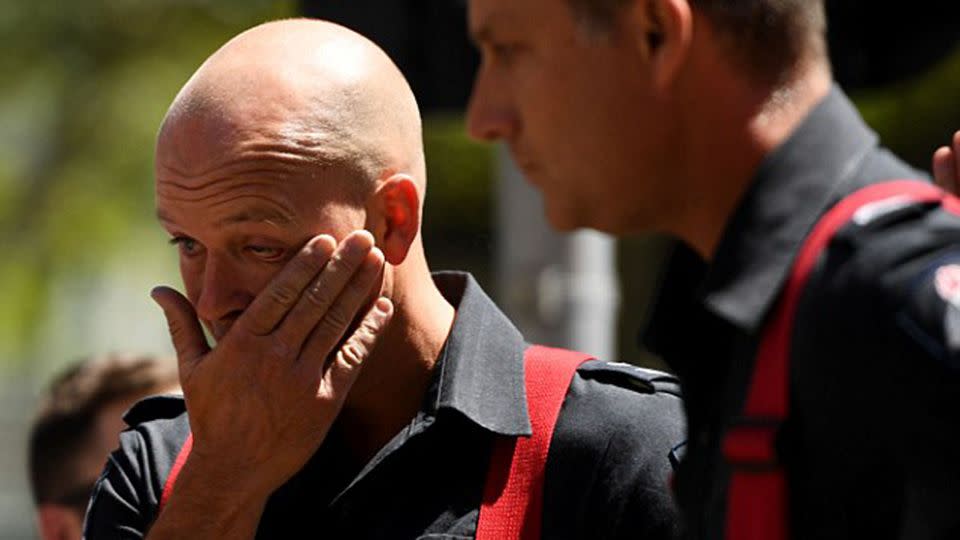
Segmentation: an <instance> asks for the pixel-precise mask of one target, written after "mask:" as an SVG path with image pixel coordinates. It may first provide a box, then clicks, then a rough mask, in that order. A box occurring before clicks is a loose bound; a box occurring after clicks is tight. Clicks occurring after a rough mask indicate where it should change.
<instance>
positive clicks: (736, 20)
mask: <svg viewBox="0 0 960 540" xmlns="http://www.w3.org/2000/svg"><path fill="white" fill-rule="evenodd" d="M635 1H637V0H567V2H568V4H569V5H570V7H571V9H572V10H573V14H574V16H575V17H576V18H577V19H578V21H580V22H581V23H583V24H584V25H585V26H587V27H589V28H591V29H593V30H599V31H601V32H602V31H603V30H604V29H609V28H610V27H611V26H612V25H613V24H614V22H615V21H616V17H617V15H618V13H619V11H620V10H621V9H622V8H623V7H624V6H626V5H628V4H629V3H630V2H635ZM687 1H688V2H689V3H690V6H691V8H693V9H694V10H699V11H700V12H701V13H702V14H703V15H705V16H706V17H707V19H709V20H710V22H711V23H712V24H713V25H714V26H715V27H716V28H717V29H718V31H719V32H720V33H721V34H722V35H723V36H724V37H725V38H726V41H727V43H728V44H729V46H730V51H731V53H732V54H733V55H734V58H735V59H736V60H737V62H738V63H739V64H740V65H741V66H743V67H744V68H745V69H746V70H747V71H748V72H749V73H751V74H752V75H755V76H756V77H758V78H760V79H762V80H764V81H770V82H779V81H781V80H783V79H784V78H785V77H787V76H789V74H790V72H791V71H792V68H793V67H795V66H796V65H797V64H798V63H800V62H802V61H804V60H807V59H811V58H813V59H816V60H822V61H826V58H827V51H826V28H827V23H826V14H825V11H824V2H823V0H687Z"/></svg>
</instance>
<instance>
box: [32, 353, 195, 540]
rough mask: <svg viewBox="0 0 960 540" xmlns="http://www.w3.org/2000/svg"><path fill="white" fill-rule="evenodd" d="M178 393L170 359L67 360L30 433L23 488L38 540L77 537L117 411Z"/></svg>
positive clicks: (112, 443)
mask: <svg viewBox="0 0 960 540" xmlns="http://www.w3.org/2000/svg"><path fill="white" fill-rule="evenodd" d="M177 391H179V385H178V381H177V363H176V360H175V359H173V358H162V357H156V356H149V355H128V354H109V355H106V356H102V357H93V358H88V359H86V360H83V361H81V362H78V363H76V364H73V365H71V366H70V367H69V368H67V369H66V370H65V371H63V372H62V373H61V374H59V375H58V376H57V377H56V378H55V379H53V381H51V383H50V386H49V387H48V388H47V390H46V392H45V394H44V396H43V399H42V402H41V404H40V407H39V410H38V412H37V416H36V418H35V419H34V421H33V426H32V428H31V433H30V442H29V448H28V450H27V454H28V459H29V473H30V475H29V476H30V487H31V491H32V493H33V501H34V504H35V505H36V509H37V525H38V528H39V531H40V537H41V538H42V539H44V540H79V539H80V537H81V533H82V532H83V516H84V513H85V512H86V510H87V503H88V501H89V500H90V493H91V492H92V491H93V485H94V483H95V482H96V480H97V477H98V476H99V475H100V472H101V471H102V470H103V461H104V459H105V458H106V457H107V456H108V455H109V454H110V452H111V451H112V450H113V449H114V448H116V447H117V441H118V437H119V435H120V431H122V430H123V428H124V426H125V425H124V423H123V419H122V417H123V413H124V412H125V411H126V410H127V409H129V408H130V406H131V405H133V404H134V403H135V402H137V401H138V400H140V399H142V398H144V397H147V396H149V395H154V394H167V393H173V392H177Z"/></svg>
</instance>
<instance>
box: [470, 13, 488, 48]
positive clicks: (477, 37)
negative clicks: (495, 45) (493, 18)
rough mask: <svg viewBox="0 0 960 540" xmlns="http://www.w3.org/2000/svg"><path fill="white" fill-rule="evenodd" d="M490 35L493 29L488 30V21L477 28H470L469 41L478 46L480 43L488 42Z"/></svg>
mask: <svg viewBox="0 0 960 540" xmlns="http://www.w3.org/2000/svg"><path fill="white" fill-rule="evenodd" d="M492 33H493V29H491V28H490V21H489V19H488V20H487V21H484V23H483V24H482V25H481V26H479V27H478V28H472V27H471V28H470V41H473V43H474V44H475V45H480V44H481V43H484V42H487V41H490V38H491V34H492Z"/></svg>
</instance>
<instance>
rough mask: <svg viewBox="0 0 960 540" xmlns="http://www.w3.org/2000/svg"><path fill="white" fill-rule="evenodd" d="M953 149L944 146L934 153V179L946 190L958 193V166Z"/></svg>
mask: <svg viewBox="0 0 960 540" xmlns="http://www.w3.org/2000/svg"><path fill="white" fill-rule="evenodd" d="M954 163H955V160H954V158H953V151H952V150H950V149H949V148H947V147H946V146H942V147H940V148H938V149H937V151H936V152H934V153H933V179H934V181H935V182H936V183H937V185H938V186H940V187H941V188H942V189H944V190H945V191H949V192H951V193H956V166H955V165H954Z"/></svg>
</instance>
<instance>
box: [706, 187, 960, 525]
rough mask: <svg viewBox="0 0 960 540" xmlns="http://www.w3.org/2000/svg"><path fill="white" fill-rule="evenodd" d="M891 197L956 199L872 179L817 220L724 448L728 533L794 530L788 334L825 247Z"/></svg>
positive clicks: (948, 203)
mask: <svg viewBox="0 0 960 540" xmlns="http://www.w3.org/2000/svg"><path fill="white" fill-rule="evenodd" d="M886 200H889V201H890V202H891V203H894V202H899V201H903V202H906V203H913V202H933V201H938V200H943V201H944V206H945V207H947V208H948V209H950V210H954V209H955V208H957V201H956V199H954V198H952V197H947V196H946V194H945V193H944V192H942V191H941V190H940V189H938V188H937V187H935V186H933V185H931V184H928V183H925V182H920V181H915V180H893V181H889V182H883V183H880V184H874V185H871V186H867V187H865V188H862V189H860V190H858V191H855V192H854V193H852V194H851V195H849V196H847V197H846V198H844V199H843V200H841V201H840V202H839V203H837V204H836V205H835V206H834V207H833V208H831V209H830V210H829V211H828V212H827V213H826V214H825V215H824V216H823V217H822V218H821V219H820V221H819V222H818V223H817V224H816V225H815V226H814V228H813V231H812V232H811V233H810V235H809V236H807V238H806V240H805V241H804V243H803V246H802V247H801V249H800V251H799V254H798V256H797V260H796V262H795V263H794V266H793V269H792V271H791V273H790V276H789V278H788V279H787V282H786V284H785V287H784V291H783V293H782V294H781V296H780V299H779V301H778V304H777V307H776V308H775V311H774V312H773V313H772V315H771V318H770V320H769V322H768V323H767V326H766V328H765V330H764V335H763V338H762V341H761V343H760V346H759V349H758V351H757V358H756V363H755V365H754V368H753V375H752V377H751V382H750V387H749V390H748V394H747V401H746V405H745V406H744V411H743V415H742V416H741V417H740V418H739V419H738V421H737V422H735V423H734V425H733V426H732V427H730V428H729V429H728V430H727V433H726V435H725V437H724V440H723V453H724V457H725V458H726V460H727V462H728V463H729V464H730V465H731V468H732V472H731V475H730V484H729V487H728V491H727V520H726V538H727V540H785V539H786V538H787V537H788V532H787V531H788V528H789V527H788V515H787V511H788V501H787V481H786V475H785V472H784V469H783V466H782V465H781V464H780V463H779V462H778V458H777V452H776V447H775V445H776V437H777V432H778V430H779V427H780V424H781V423H782V422H783V420H785V419H786V417H787V413H788V407H789V393H788V392H789V385H790V368H789V361H790V358H789V351H790V337H791V333H792V331H793V320H794V316H795V315H796V311H797V303H798V301H799V299H800V294H801V292H802V291H803V287H804V285H805V283H806V281H807V279H808V278H809V277H810V273H811V271H812V270H813V268H814V267H815V265H816V263H817V260H818V258H819V257H820V254H821V253H822V252H823V250H824V248H826V247H827V244H828V243H829V242H830V239H831V238H832V237H833V236H834V234H836V232H837V231H838V230H839V229H840V228H841V227H843V225H844V224H846V223H847V222H849V221H850V220H851V219H852V218H853V217H854V215H855V214H856V213H857V211H858V210H860V209H861V208H863V207H864V206H865V205H867V204H870V203H874V202H879V201H886Z"/></svg>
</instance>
